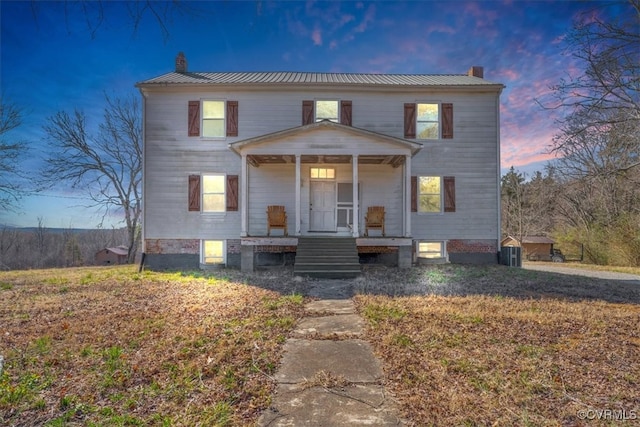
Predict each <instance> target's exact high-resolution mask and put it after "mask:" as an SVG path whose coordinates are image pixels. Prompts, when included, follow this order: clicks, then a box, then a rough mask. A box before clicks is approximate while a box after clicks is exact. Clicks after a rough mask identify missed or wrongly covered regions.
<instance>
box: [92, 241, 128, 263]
mask: <svg viewBox="0 0 640 427" xmlns="http://www.w3.org/2000/svg"><path fill="white" fill-rule="evenodd" d="M128 254H129V251H128V249H127V247H126V246H117V247H115V248H104V249H101V250H99V251H98V252H96V255H95V263H96V265H112V264H126V263H127V255H128Z"/></svg>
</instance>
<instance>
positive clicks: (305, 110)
mask: <svg viewBox="0 0 640 427" xmlns="http://www.w3.org/2000/svg"><path fill="white" fill-rule="evenodd" d="M313 119H314V112H313V101H302V125H303V126H304V125H310V124H311V123H313Z"/></svg>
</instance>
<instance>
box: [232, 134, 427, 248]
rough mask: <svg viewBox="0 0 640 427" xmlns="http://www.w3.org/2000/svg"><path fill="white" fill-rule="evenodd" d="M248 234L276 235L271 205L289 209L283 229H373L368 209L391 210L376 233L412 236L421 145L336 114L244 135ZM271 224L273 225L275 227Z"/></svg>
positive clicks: (240, 146)
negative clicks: (414, 163) (344, 121)
mask: <svg viewBox="0 0 640 427" xmlns="http://www.w3.org/2000/svg"><path fill="white" fill-rule="evenodd" d="M230 148H231V149H232V150H233V151H235V152H236V153H237V154H238V155H239V156H240V157H241V176H240V185H241V187H240V198H241V199H240V219H241V237H243V238H245V237H256V236H265V235H267V234H271V233H270V232H271V231H272V230H270V229H271V227H270V224H268V222H267V211H268V210H269V209H272V208H269V207H270V206H279V207H280V206H281V208H278V209H281V210H282V209H283V210H284V211H285V212H286V224H285V225H286V227H280V232H281V233H282V236H283V237H285V236H284V234H285V233H287V234H289V235H292V236H312V235H315V236H318V235H326V236H337V237H338V236H343V237H347V236H349V237H353V238H359V237H363V236H365V237H368V236H367V234H368V233H367V231H369V230H367V221H366V215H367V210H368V209H369V208H370V207H373V206H379V207H381V209H382V210H383V211H384V216H385V221H384V231H383V229H382V228H381V227H378V228H376V229H375V233H377V234H374V235H375V236H377V237H386V236H387V235H391V236H399V237H407V238H408V237H410V236H411V158H412V156H413V155H414V154H415V153H416V152H417V151H418V150H419V149H420V148H421V145H420V144H418V143H414V142H409V141H406V140H404V139H399V138H394V137H389V136H386V135H382V134H377V133H374V132H370V131H365V130H362V129H357V128H353V127H350V126H344V125H340V124H338V123H334V122H330V121H322V122H317V123H313V124H310V125H305V126H300V127H298V128H294V129H288V130H286V131H282V132H277V133H275V134H270V135H265V136H262V137H258V138H252V139H249V140H245V141H239V142H236V143H233V144H231V145H230ZM268 230H269V232H268Z"/></svg>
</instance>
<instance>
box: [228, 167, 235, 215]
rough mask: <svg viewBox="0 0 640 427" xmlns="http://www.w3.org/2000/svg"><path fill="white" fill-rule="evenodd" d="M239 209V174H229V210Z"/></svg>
mask: <svg viewBox="0 0 640 427" xmlns="http://www.w3.org/2000/svg"><path fill="white" fill-rule="evenodd" d="M237 210H238V175H227V211H228V212H235V211H237Z"/></svg>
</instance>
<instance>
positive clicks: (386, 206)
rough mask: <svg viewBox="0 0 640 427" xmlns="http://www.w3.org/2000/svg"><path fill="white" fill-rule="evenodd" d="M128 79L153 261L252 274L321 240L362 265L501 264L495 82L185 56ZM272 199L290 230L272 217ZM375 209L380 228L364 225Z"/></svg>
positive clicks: (472, 74) (474, 74)
mask: <svg viewBox="0 0 640 427" xmlns="http://www.w3.org/2000/svg"><path fill="white" fill-rule="evenodd" d="M136 87H137V88H138V89H139V90H140V92H141V94H142V99H143V106H144V107H143V108H144V120H143V126H144V151H143V157H144V167H143V168H144V173H143V182H144V184H143V185H144V187H143V188H144V191H143V206H144V218H143V252H144V253H145V255H146V263H147V266H148V267H150V268H158V269H159V268H170V269H173V268H177V269H192V268H207V267H209V266H216V265H226V266H234V267H241V268H242V269H243V270H247V271H250V270H253V269H254V268H255V267H258V266H260V265H265V264H274V263H276V264H277V263H283V262H284V263H287V262H293V261H294V259H295V258H294V257H298V258H302V256H301V254H300V253H297V254H296V252H297V251H298V246H300V248H302V247H303V246H304V245H302V244H301V243H302V242H303V241H305V240H306V239H308V238H311V237H317V236H323V237H324V238H325V239H329V238H333V239H341V238H342V239H349V238H350V239H355V245H354V246H353V247H354V248H357V253H358V254H359V259H360V260H361V261H362V262H364V261H377V262H386V263H392V264H395V265H399V266H400V267H403V268H404V267H409V266H411V265H412V263H414V262H415V261H416V260H417V259H423V260H434V261H443V260H444V261H446V262H453V263H456V262H465V263H466V262H470V263H496V262H497V253H498V251H499V247H498V245H499V240H500V149H499V147H500V126H499V109H500V93H501V91H502V89H503V87H504V86H503V85H502V84H499V83H494V82H491V81H488V80H485V79H484V78H483V68H482V67H471V69H470V70H469V72H468V73H465V74H446V75H440V74H438V75H426V74H425V75H392V74H344V73H310V72H193V71H188V70H187V61H186V59H185V57H184V55H183V54H182V53H180V54H178V56H177V58H176V67H175V71H172V72H169V73H167V74H163V75H161V76H159V77H155V78H151V79H148V80H145V81H142V82H139V83H137V84H136ZM354 201H355V203H354ZM269 206H278V209H280V212H283V213H284V216H281V220H285V221H286V223H285V224H286V227H280V228H274V227H269V225H270V220H269V218H268V214H267V211H268V210H269V209H271V208H269ZM373 207H380V208H381V210H382V211H383V212H384V216H383V221H384V227H377V228H376V227H369V226H368V225H370V224H368V222H370V218H369V217H368V212H369V211H370V208H373ZM268 229H270V230H269V232H268ZM335 241H336V242H337V241H338V240H335ZM314 242H316V243H318V245H319V242H320V240H317V241H314ZM325 243H326V242H325ZM299 244H300V245H299ZM318 245H316V246H318ZM308 246H314V245H308ZM326 248H327V249H323V252H324V253H325V254H326V255H327V256H329V255H330V253H331V241H329V243H328V246H327V247H326ZM314 256H315V255H314ZM314 256H309V257H308V258H313V257H314ZM356 262H357V261H356ZM325 264H331V263H330V262H327V263H325ZM358 268H359V267H358Z"/></svg>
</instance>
